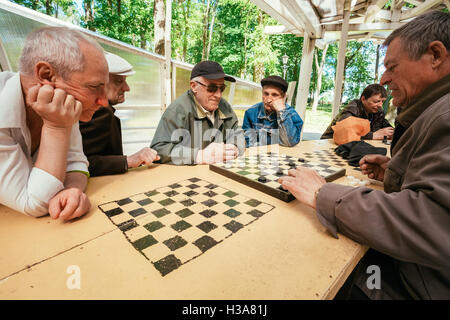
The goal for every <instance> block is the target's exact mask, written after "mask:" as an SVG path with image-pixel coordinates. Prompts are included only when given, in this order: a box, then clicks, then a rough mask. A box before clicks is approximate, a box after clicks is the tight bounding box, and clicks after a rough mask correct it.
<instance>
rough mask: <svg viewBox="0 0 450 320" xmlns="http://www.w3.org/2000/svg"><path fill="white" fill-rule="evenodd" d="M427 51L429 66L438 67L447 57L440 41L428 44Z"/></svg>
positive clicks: (445, 49)
mask: <svg viewBox="0 0 450 320" xmlns="http://www.w3.org/2000/svg"><path fill="white" fill-rule="evenodd" d="M428 52H429V53H430V54H431V67H432V68H433V69H436V68H438V67H439V66H440V65H441V64H442V63H443V62H444V61H445V60H446V59H447V58H448V54H449V53H448V51H447V48H445V46H444V44H443V43H442V42H441V41H433V42H431V43H430V44H429V45H428Z"/></svg>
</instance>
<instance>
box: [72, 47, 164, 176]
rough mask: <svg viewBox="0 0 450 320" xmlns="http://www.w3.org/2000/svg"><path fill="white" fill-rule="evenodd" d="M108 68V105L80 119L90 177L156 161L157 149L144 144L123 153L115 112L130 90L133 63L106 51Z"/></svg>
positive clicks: (117, 172) (119, 128)
mask: <svg viewBox="0 0 450 320" xmlns="http://www.w3.org/2000/svg"><path fill="white" fill-rule="evenodd" d="M105 57H106V61H107V62H108V67H109V83H108V85H107V86H106V96H107V98H108V103H109V105H108V106H107V107H105V108H100V109H99V110H97V112H96V113H95V114H94V115H93V117H92V119H91V120H90V121H88V122H80V131H81V135H82V136H83V150H84V153H85V154H86V156H87V157H88V160H89V173H90V174H91V176H103V175H110V174H120V173H125V172H127V171H128V169H129V168H136V167H139V166H141V165H150V164H152V163H153V161H155V160H159V156H158V155H157V153H156V151H154V150H152V149H150V148H148V147H146V148H143V149H141V150H139V151H138V152H136V153H134V154H132V155H131V156H126V155H124V154H123V148H122V132H121V125H120V119H119V118H118V117H117V116H116V115H115V114H114V113H115V112H116V109H115V108H114V107H113V106H114V105H116V104H119V103H123V102H124V101H125V92H128V91H130V87H129V86H128V83H127V80H126V78H127V77H128V76H131V75H133V74H135V71H134V70H133V66H132V65H131V64H129V63H128V62H127V61H126V60H125V59H123V58H121V57H119V56H118V55H115V54H112V53H109V52H106V53H105Z"/></svg>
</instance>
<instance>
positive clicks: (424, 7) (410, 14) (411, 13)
mask: <svg viewBox="0 0 450 320" xmlns="http://www.w3.org/2000/svg"><path fill="white" fill-rule="evenodd" d="M441 3H442V0H427V1H424V2H423V3H422V4H420V5H418V6H417V7H415V8H414V9H411V10H408V11H405V12H403V13H402V14H401V16H400V21H403V20H407V19H409V18H414V17H416V16H418V15H421V14H422V13H424V12H426V11H428V10H430V9H431V8H433V7H434V6H436V5H438V4H441Z"/></svg>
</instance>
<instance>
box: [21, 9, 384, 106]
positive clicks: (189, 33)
mask: <svg viewBox="0 0 450 320" xmlns="http://www.w3.org/2000/svg"><path fill="white" fill-rule="evenodd" d="M166 1H167V0H166ZM13 2H16V3H18V4H21V5H23V6H26V7H29V8H32V9H34V10H37V11H39V12H43V13H46V14H49V15H52V16H58V15H59V16H58V17H59V18H62V17H63V16H64V17H71V18H72V20H73V21H75V22H78V23H79V24H80V25H81V26H83V27H85V28H88V29H90V30H93V31H95V32H98V33H101V34H103V35H105V36H108V37H111V38H114V39H118V40H120V41H123V42H126V43H129V44H131V45H134V46H137V47H140V48H143V49H146V50H149V51H153V50H154V43H153V42H154V35H153V32H154V26H153V13H154V0H16V1H13ZM208 3H209V10H208V11H207V7H208ZM215 4H217V9H216V10H214V9H215V6H214V5H215ZM205 17H206V19H205ZM213 18H214V19H213ZM205 23H206V24H205ZM276 24H278V23H277V22H276V21H275V20H274V19H273V18H272V17H270V16H268V15H267V14H266V13H264V12H262V11H261V10H260V9H259V8H258V7H257V6H256V5H254V4H253V2H251V1H249V0H172V26H171V27H172V33H171V43H172V57H173V58H174V59H177V60H181V61H185V62H188V63H191V64H195V63H197V62H199V61H200V60H201V59H202V54H203V55H204V48H206V47H207V46H208V44H209V47H210V52H209V59H210V60H215V61H218V62H220V63H221V64H222V66H223V67H224V70H225V72H226V73H228V74H231V75H235V76H238V77H240V78H243V79H246V80H252V81H255V82H259V80H260V79H261V78H262V77H264V76H268V75H272V74H276V75H280V76H282V75H283V62H282V56H283V55H285V54H286V55H287V56H288V57H289V60H288V63H287V74H286V80H287V81H298V77H299V73H300V64H301V57H302V48H303V38H301V37H296V36H294V35H292V34H285V35H266V34H264V28H265V27H266V26H268V25H276ZM205 31H207V34H208V35H209V33H211V34H210V36H208V37H205V36H204V35H205ZM209 42H211V43H209ZM316 50H318V49H316ZM337 54H338V45H337V43H334V44H331V45H330V47H329V49H328V51H327V56H326V60H325V68H324V72H323V76H322V87H321V92H322V93H327V92H330V90H333V89H334V82H335V81H334V78H335V72H336V66H337ZM321 55H322V50H318V58H319V60H320V58H321ZM375 59H376V46H375V45H373V44H372V43H370V42H364V43H360V42H356V41H350V42H349V43H348V48H347V53H346V66H345V86H344V91H343V99H342V100H343V101H346V100H348V99H353V98H354V97H357V96H359V95H360V93H361V92H362V90H363V89H364V87H365V86H366V85H367V84H369V83H372V82H373V81H374V78H375V72H374V68H375V65H374V62H375ZM317 80H318V79H317V70H316V67H315V65H314V64H313V69H312V74H311V86H310V92H311V94H310V95H312V93H313V92H314V89H315V87H316V85H317ZM325 96H326V95H323V97H325ZM328 102H329V101H327V99H325V101H323V100H322V103H328Z"/></svg>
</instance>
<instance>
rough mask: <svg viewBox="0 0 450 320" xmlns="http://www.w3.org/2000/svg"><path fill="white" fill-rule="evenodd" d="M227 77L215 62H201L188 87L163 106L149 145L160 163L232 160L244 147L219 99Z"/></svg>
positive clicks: (240, 133)
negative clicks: (166, 106)
mask: <svg viewBox="0 0 450 320" xmlns="http://www.w3.org/2000/svg"><path fill="white" fill-rule="evenodd" d="M225 80H226V81H229V82H236V80H235V79H234V78H233V77H230V76H227V75H226V74H225V73H224V71H223V69H222V67H221V66H220V64H218V63H217V62H215V61H202V62H200V63H198V64H196V65H195V66H194V68H193V69H192V72H191V78H190V83H189V85H190V89H189V90H188V91H187V92H185V93H184V94H183V95H181V96H180V97H179V98H177V99H176V100H175V101H174V102H172V103H171V104H170V106H169V107H168V108H167V109H166V111H165V112H164V114H163V116H162V117H161V120H160V122H159V124H158V127H157V129H156V132H155V135H154V137H153V141H152V143H151V148H152V149H154V150H156V151H157V152H158V155H159V156H160V157H161V163H166V162H172V163H173V164H209V163H216V162H223V161H227V160H232V159H235V158H236V157H237V156H238V155H239V154H241V153H243V151H244V149H245V139H244V134H243V131H242V130H241V129H240V128H239V125H238V119H237V116H236V114H235V113H234V111H233V109H232V108H231V106H230V104H229V103H228V102H227V101H226V100H225V99H223V98H222V93H223V91H224V90H225V89H226V84H225Z"/></svg>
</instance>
